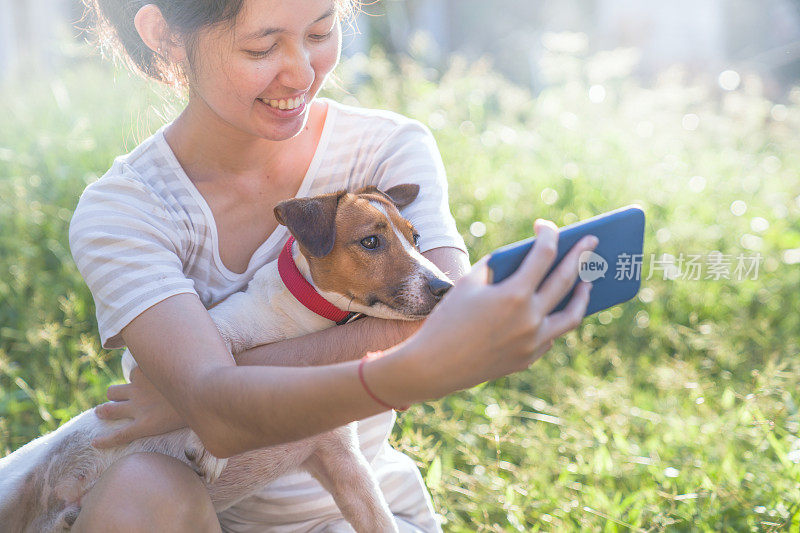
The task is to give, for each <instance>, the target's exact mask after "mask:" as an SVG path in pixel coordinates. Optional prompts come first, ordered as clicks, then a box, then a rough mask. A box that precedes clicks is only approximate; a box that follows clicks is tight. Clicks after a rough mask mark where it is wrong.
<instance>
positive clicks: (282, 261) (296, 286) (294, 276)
mask: <svg viewBox="0 0 800 533" xmlns="http://www.w3.org/2000/svg"><path fill="white" fill-rule="evenodd" d="M293 243H294V237H291V236H290V237H289V240H288V241H286V245H285V246H284V247H283V250H281V254H280V255H279V256H278V273H279V274H280V276H281V280H282V281H283V284H284V285H286V288H287V289H289V292H291V293H292V296H294V297H295V298H297V301H298V302H300V303H301V304H303V305H304V306H305V307H306V308H308V309H309V310H311V311H314V312H315V313H316V314H318V315H319V316H321V317H324V318H327V319H328V320H333V321H334V322H336V323H337V324H344V323H346V322H348V321H349V320H350V319H351V318H352V317H354V316H355V315H357V314H358V313H348V312H347V311H342V310H341V309H339V308H338V307H336V306H335V305H333V304H332V303H330V302H329V301H328V300H326V299H325V298H323V297H322V295H320V293H318V292H317V290H316V289H315V288H314V286H313V285H311V284H310V283H309V282H308V281H306V278H304V277H303V275H302V274H301V273H300V269H298V268H297V265H296V264H295V262H294V258H293V257H292V244H293Z"/></svg>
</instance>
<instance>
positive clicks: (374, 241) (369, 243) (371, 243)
mask: <svg viewBox="0 0 800 533" xmlns="http://www.w3.org/2000/svg"><path fill="white" fill-rule="evenodd" d="M379 243H380V241H379V240H378V237H377V236H375V235H370V236H369V237H365V238H363V239H361V246H363V247H364V248H366V249H367V250H374V249H375V248H377V247H378V244H379Z"/></svg>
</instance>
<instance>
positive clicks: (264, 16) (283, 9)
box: [235, 0, 336, 41]
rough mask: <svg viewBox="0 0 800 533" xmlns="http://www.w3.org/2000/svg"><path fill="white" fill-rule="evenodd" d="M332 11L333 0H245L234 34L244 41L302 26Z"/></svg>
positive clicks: (314, 21) (326, 15) (317, 20)
mask: <svg viewBox="0 0 800 533" xmlns="http://www.w3.org/2000/svg"><path fill="white" fill-rule="evenodd" d="M335 13H336V1H335V0H245V1H244V4H243V6H242V10H241V11H240V12H239V16H238V17H237V20H236V26H235V30H236V34H237V35H236V38H237V40H240V41H245V40H251V39H259V38H263V37H268V36H270V35H273V34H275V33H283V32H287V33H291V32H295V31H298V30H303V29H305V28H306V27H308V26H311V25H313V24H316V23H317V22H320V21H322V20H324V19H326V18H329V17H332V16H333V15H335Z"/></svg>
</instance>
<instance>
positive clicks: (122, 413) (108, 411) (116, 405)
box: [94, 402, 133, 420]
mask: <svg viewBox="0 0 800 533" xmlns="http://www.w3.org/2000/svg"><path fill="white" fill-rule="evenodd" d="M94 414H96V415H97V418H102V419H103V420H119V419H120V418H133V414H132V413H131V406H130V402H106V403H102V404H100V405H98V406H97V407H95V408H94Z"/></svg>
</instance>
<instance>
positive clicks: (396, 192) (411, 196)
mask: <svg viewBox="0 0 800 533" xmlns="http://www.w3.org/2000/svg"><path fill="white" fill-rule="evenodd" d="M358 192H364V193H378V194H380V195H381V196H385V197H386V198H388V199H389V201H391V202H392V203H393V204H394V205H395V206H396V207H397V208H398V209H402V208H403V207H405V206H407V205H408V204H410V203H411V202H413V201H414V200H415V199H416V198H417V195H418V194H419V185H417V184H416V183H402V184H400V185H395V186H394V187H392V188H390V189H387V190H385V191H382V190H380V189H378V188H377V187H375V186H374V185H368V186H366V187H364V188H363V189H361V190H360V191H358Z"/></svg>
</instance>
